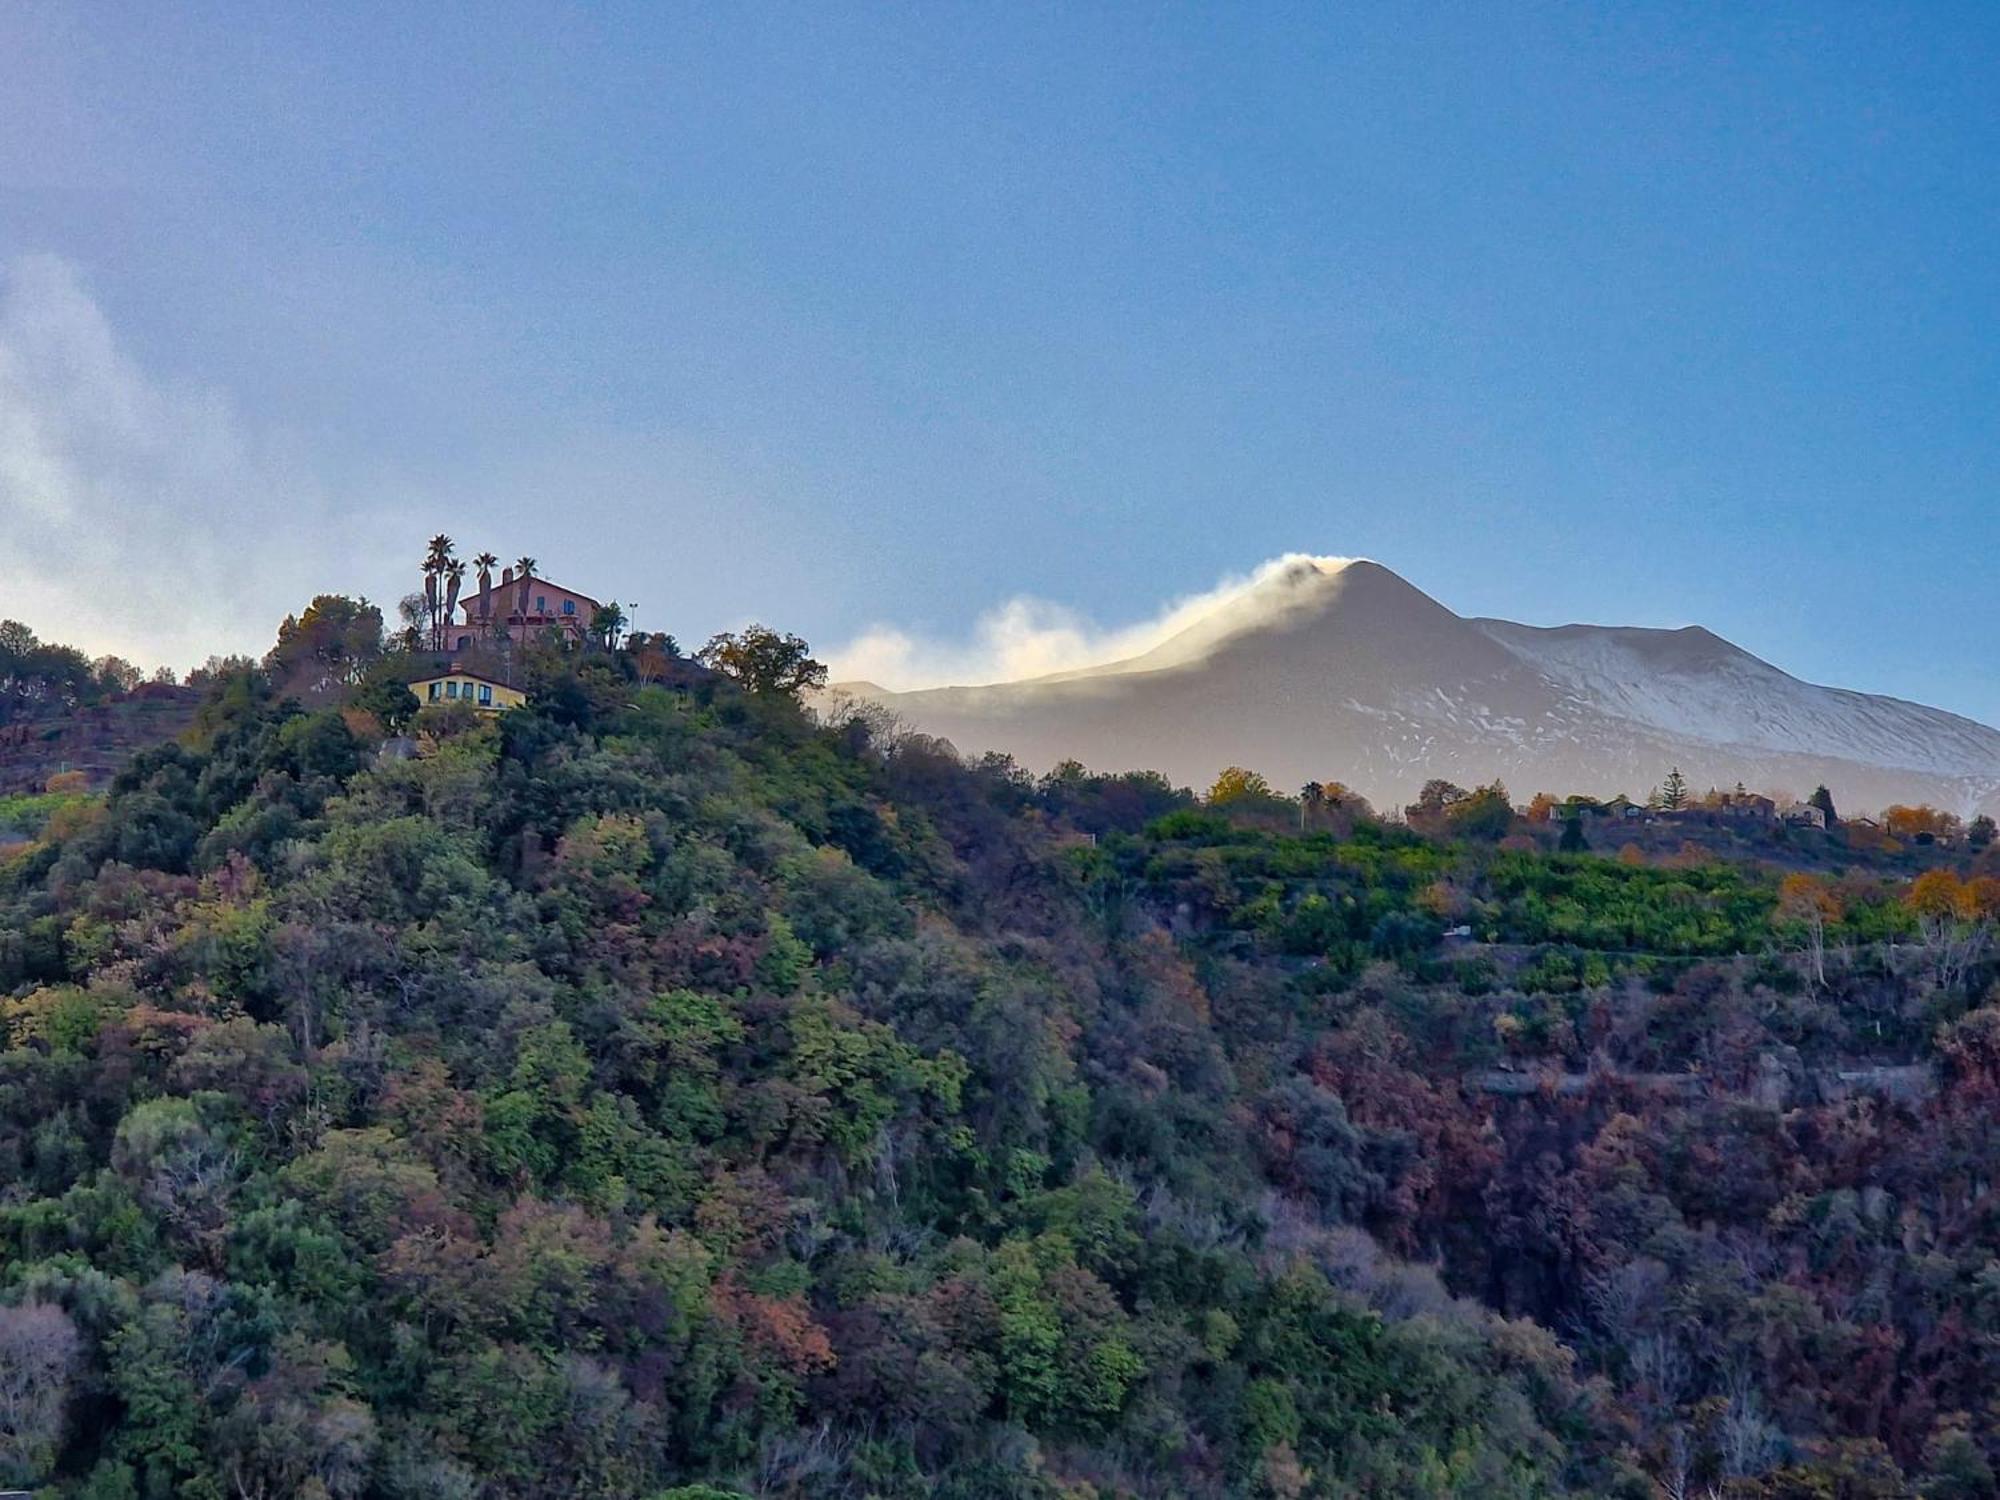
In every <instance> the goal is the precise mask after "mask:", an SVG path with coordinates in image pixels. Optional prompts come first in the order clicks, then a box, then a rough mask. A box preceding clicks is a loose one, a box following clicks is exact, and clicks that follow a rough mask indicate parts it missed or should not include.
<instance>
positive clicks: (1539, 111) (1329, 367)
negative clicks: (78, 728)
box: [0, 0, 2000, 721]
mask: <svg viewBox="0 0 2000 1500" xmlns="http://www.w3.org/2000/svg"><path fill="white" fill-rule="evenodd" d="M1996 76H2000V9H1996V8H1994V7H1993V6H1991V5H1969V6H1963V7H1954V6H1951V5H1947V4H1943V3H1934V4H1925V5H1920V6H1918V5H1912V6H1898V5H1892V4H1881V5H1867V6H1863V5H1844V4H1831V5H1830V4H1824V3H1818V4H1801V5H1796V6H1785V5H1768V6H1762V7H1756V8H1754V11H1753V8H1749V7H1741V6H1724V5H1715V6H1704V5H1691V4H1690V5H1676V6H1650V5H1601V6H1583V5H1573V6H1566V5H1522V6H1515V7H1498V6H1488V5H1466V6H1452V5H1438V6H1429V7H1409V6H1391V5H1381V6H1355V7H1344V8H1335V7H1330V6H1323V5H1322V6H1310V7H1300V8H1297V9H1285V8H1282V7H1278V6H1259V7H1244V6H1217V7H1173V6H1158V5H1151V6H1143V7H1141V6H1133V7H1114V6H1092V7H1073V6H1072V7H1056V6H1047V7H1031V6H1016V5H1006V6H982V7H972V6H950V5H926V6H914V5H911V6H894V5H881V6H869V7H851V8H833V7H813V6H767V7H735V6H730V7H724V6H717V7H713V8H707V7H697V6H691V5H688V6H683V5H672V6H660V5H634V6H629V7H620V6H608V5H607V6H589V7H584V6H575V7H560V6H553V5H548V4H522V5H518V6H509V5H499V4H494V5H482V6H478V7H456V6H446V5H436V6H410V5H406V4H398V5H381V6H369V5H364V4H359V3H353V4H347V5H341V6H321V7H311V8H308V7H292V6H269V5H256V4H242V5H186V6H158V5H146V6H140V5H130V6H126V5H118V4H104V3H99V4H89V5H83V4H78V5H74V6H72V5H65V4H44V3H36V0H26V3H25V4H24V5H13V6H8V7H6V8H5V9H4V10H0V278H4V279H0V613H7V614H17V613H18V614H23V615H25V616H26V617H27V618H29V619H30V621H31V623H34V624H35V625H36V626H37V628H39V629H42V630H43V632H44V633H45V634H49V635H55V636H63V635H68V636H69V637H71V638H77V639H83V640H86V641H87V642H88V643H90V644H93V645H98V646H104V647H115V648H119V649H123V650H125V651H127V652H128V653H129V654H133V655H135V656H138V657H142V658H145V659H148V660H154V659H161V658H164V659H167V660H171V661H174V662H175V663H177V664H180V665H185V664H186V663H187V661H188V660H190V659H192V658H193V657H194V656H196V655H199V654H202V653H204V652H205V651H206V650H207V649H210V648H211V647H216V648H219V647H238V648H252V649H255V648H261V647H262V646H263V645H264V644H266V643H268V640H269V638H270V633H271V622H272V620H273V619H274V618H275V616H276V614H278V613H281V612H282V611H283V610H284V609H286V608H290V607H296V606H297V604H299V603H302V602H303V599H304V598H305V597H306V596H308V595H309V594H310V593H311V592H312V591H313V590H314V589H316V588H346V589H350V590H356V591H366V592H368V593H370V594H371V595H373V596H375V597H377V598H379V599H385V600H389V599H393V598H394V597H395V596H396V595H397V594H399V593H400V592H402V591H404V590H405V589H406V588H407V587H408V581H407V577H406V574H407V571H408V570H407V566H406V562H407V561H408V560H414V559H415V558H416V557H417V556H418V555H419V554H420V551H421V546H422V540H423V538H424V537H426V536H428V535H429V534H430V533H431V532H433V531H436V530H439V529H443V530H447V531H449V532H451V533H452V534H453V535H454V536H456V537H457V538H458V539H459V540H460V542H461V544H462V547H463V549H464V550H465V551H467V552H468V553H469V552H472V551H477V550H479V549H480V548H481V547H484V546H491V547H492V548H493V549H494V550H495V551H497V552H500V553H501V554H502V555H503V556H506V557H509V558H511V557H513V556H515V555H517V554H518V553H521V552H524V551H525V552H532V553H534V554H535V555H536V556H538V557H540V558H541V559H542V561H543V564H544V566H545V568H546V569H547V570H548V571H549V572H550V573H551V574H553V575H555V576H557V577H558V578H560V579H561V580H562V581H565V582H569V583H572V584H574V585H576V586H578V587H583V588H586V589H589V590H591V591H593V592H601V593H603V594H606V595H609V596H615V597H617V598H619V599H622V600H630V601H635V602H636V603H637V605H638V609H637V616H638V622H639V623H640V624H641V625H644V626H647V627H650V628H655V629H668V630H673V631H675V632H676V633H677V634H679V635H680V636H682V637H683V638H684V639H689V640H699V639H700V638H701V637H703V636H705V635H706V634H707V633H708V632H709V631H711V630H714V629H718V628H722V627H725V626H730V625H735V624H739V623H741V622H743V621H744V620H746V619H749V618H752V617H763V618H767V619H769V620H771V621H773V622H774V623H779V624H782V625H785V626H787V627H789V628H793V629H797V630H799V631H801V632H802V633H804V634H806V635H807V636H809V637H810V638H811V639H812V640H814V641H815V642H816V643H821V644H825V645H828V646H835V645H838V644H839V643H841V642H843V641H846V640H850V639H852V638H853V637H855V636H857V635H859V634H861V633H862V632H863V631H864V630H866V629H867V628H868V627H870V626H872V625H877V624H884V623H886V624H890V625H893V626H895V627H898V628H900V629H902V630H904V631H906V632H908V633H909V634H910V635H912V636H913V637H915V638H916V639H917V640H919V641H920V642H935V643H937V644H938V646H939V648H940V649H941V650H942V649H943V648H944V647H947V646H950V645H952V644H954V643H957V644H961V645H962V643H964V642H965V641H966V640H967V639H968V638H969V637H972V636H973V635H974V632H975V626H976V621H977V620H978V619H979V617H980V616H982V615H984V614H986V613H988V612H989V611H992V610H996V609H999V608H1001V607H1002V606H1004V605H1006V604H1007V602H1008V601H1010V600H1015V599H1018V598H1021V597H1023V596H1028V597H1032V598H1035V599H1041V600H1047V601H1053V603H1054V605H1056V606H1061V607H1065V608H1067V609H1069V610H1071V611H1075V612H1076V613H1077V614H1079V615H1080V616H1081V617H1083V618H1084V619H1086V620H1088V621H1094V622H1096V624H1098V625H1101V626H1103V627H1105V628H1106V629H1111V628H1114V627H1119V626H1124V625H1129V624H1130V623H1132V622H1134V621H1139V620H1143V619H1146V618H1149V617H1151V616H1153V615H1154V614H1156V613H1157V612H1158V610H1159V609H1160V608H1161V607H1162V606H1163V605H1164V604H1166V603H1168V602H1170V601H1172V600H1174V599H1178V598H1184V597H1185V596H1187V595H1189V594H1192V593H1196V592H1198V591H1201V590H1203V589H1206V588H1208V587H1210V586H1211V585H1213V584H1214V583H1215V582H1216V580H1217V579H1218V578H1220V577H1223V576H1225V575H1230V574H1241V573H1243V572H1246V571H1248V570H1249V569H1251V568H1253V567H1254V566H1255V565H1256V564H1258V563H1259V562H1261V561H1262V560H1264V559H1266V558H1268V557H1271V556H1274V555H1277V554H1280V553H1284V552H1288V551H1308V552H1316V553H1333V554H1345V555H1366V556H1372V557H1375V558H1377V559H1379V560H1381V561H1383V562H1385V563H1387V564H1389V565H1390V566H1391V567H1394V568H1396V569H1397V570H1398V571H1400V572H1402V573H1403V574H1404V575H1405V576H1407V577H1409V578H1410V579H1411V580H1412V581H1413V582H1415V583H1417V584H1418V585H1419V586H1421V587H1423V588H1425V589H1427V590H1429V591H1430V592H1432V593H1433V594H1435V595H1437V596H1438V597H1439V598H1441V599H1442V600H1444V601H1445V602H1446V603H1447V604H1449V605H1451V606H1452V607H1453V608H1456V609H1458V610H1460V611H1461V612H1463V613H1485V614H1500V615H1506V616H1509V617H1512V618H1516V619H1522V620H1527V621H1532V622H1536V623H1555V622H1561V621H1566V620H1574V619H1585V620H1597V621H1606V622H1622V623H1640V624H1666V625H1678V624H1684V623H1688V622H1691V621H1698V622H1701V623H1703V624H1706V625H1708V626H1710V627H1711V628H1713V629H1716V630H1717V631H1719V632H1721V633H1722V634H1725V635H1727V636H1729V637H1731V638H1732V639H1734V640H1736V641H1738V642H1739V643H1740V644H1742V645H1744V646H1746V647H1748V648H1750V649H1752V650H1754V651H1757V652H1758V653H1759V654H1761V655H1763V656H1766V657H1768V658H1770V659H1771V660H1774V661H1776V662H1777V663H1778V664H1780V665H1782V666H1784V667H1786V668H1787V669H1789V670H1792V671H1796V672H1798V673H1800V674H1801V675H1804V676H1809V677H1813V678H1816V679H1818V680H1822V681H1834V682H1839V683H1843V684H1847V685H1852V686H1857V687H1864V688H1869V689H1874V690H1880V691H1892V692H1896V693H1899V694H1902V695H1904V696H1909V697H1916V698H1921V699H1925V700H1928V701H1932V702H1937V703H1940V704H1942V705H1944V706H1947V707H1951V708H1956V709H1958V710H1960V711H1963V712H1967V713H1971V714H1974V715H1976V716H1978V717H1982V718H1985V719H1987V720H1988V721H2000V664H1996V661H1995V658H1994V654H1993V652H1992V651H1991V649H1990V646H1989V644H1988V643H1990V641H1991V640H1992V639H1993V637H1994V634H1995V631H1996V628H2000V603H1996V602H1995V593H1994V591H1993V590H1992V588H1991V587H1990V586H1989V583H1988V575H1989V572H1990V569H1991V564H1990V561H1989V559H1990V558H1991V557H1992V556H1993V554H1994V552H1995V550H1996V544H2000V504H1996V501H2000V427H1996V423H1995V421H1994V416H1995V413H1996V411H2000V338H1997V337H1996V334H2000V326H1996V325H2000V316H1996V315H1997V314H2000V272H1996V269H1995V265H1996V256H1995V250H1996V246H2000V173H1996V172H1995V171H1994V164H1995V162H1996V161H2000V105H1996V103H1995V99H1994V92H1995V91H1994V90H1993V88H1992V80H1993V78H1995V77H1996ZM135 578H137V579H143V580H148V581H145V582H141V583H138V584H134V583H132V582H131V580H133V579H135ZM1044 613H1046V612H1044ZM163 620H172V621H174V622H176V623H173V624H163V623H162V621H163ZM149 648H152V649H149Z"/></svg>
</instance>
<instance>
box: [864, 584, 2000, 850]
mask: <svg viewBox="0 0 2000 1500" xmlns="http://www.w3.org/2000/svg"><path fill="white" fill-rule="evenodd" d="M835 690H836V691H841V692H845V693H847V694H849V695H850V696H853V697H859V698H866V699H870V700H873V701H876V702H879V703H881V704H882V705H884V706H885V707H887V708H888V709H890V710H891V711H893V712H894V713H896V714H897V715H898V716H900V717H901V718H903V719H904V720H905V721H906V722H908V723H909V724H910V725H911V726H912V727H913V728H915V729H918V730H920V731H923V732H925V733H929V734H934V735H938V736H940V737H942V738H945V739H949V740H951V741H952V742H953V743H954V744H955V745H957V746H958V747H959V748H960V749H962V750H966V751H968V752H973V753H978V752H984V751H999V752H1004V753H1010V754H1013V755H1015V756H1016V757H1017V758H1019V759H1020V760H1022V761H1023V763H1024V764H1027V765H1029V766H1030V767H1031V768H1035V769H1044V768H1046V766H1048V765H1052V764H1054V763H1055V762H1057V761H1060V760H1064V759H1077V760H1081V761H1083V762H1084V763H1085V764H1087V765H1091V766H1093V767H1095V768H1098V769H1124V768H1151V769H1156V770H1160V771H1162V772H1164V773H1165V774H1167V775H1168V776H1170V777H1172V778H1174V779H1175V780H1177V781H1182V782H1187V783H1191V784H1196V785H1202V784H1206V781H1207V780H1208V779H1209V778H1210V777H1212V776H1214V775H1215V774H1216V772H1217V771H1219V770H1220V769H1221V768H1222V767H1223V766H1225V765H1232V764H1236V765H1247V766H1251V767H1253V768H1255V769H1257V770H1260V771H1263V772H1265V773H1266V774H1267V775H1270V776H1271V777H1272V778H1273V779H1274V780H1276V781H1278V782H1279V784H1290V783H1292V782H1293V781H1304V780H1307V779H1320V780H1324V779H1327V778H1329V777H1336V778H1338V779H1340V780H1342V781H1345V782H1347V783H1348V784H1349V785H1352V786H1354V787H1355V788H1356V789H1357V790H1360V791H1362V792H1363V793H1364V794H1366V795H1368V796H1369V797H1371V798H1374V799H1375V800H1377V801H1379V802H1383V803H1385V804H1393V803H1396V802H1400V801H1405V800H1408V798H1409V797H1411V796H1413V795H1414V793H1415V791H1416V789H1417V787H1418V786H1419V785H1420V784H1421V783H1422V782H1423V781H1425V780H1427V779H1429V778H1430V777H1431V776H1434V775H1435V776H1443V777H1446V778H1447V779H1450V780H1454V781H1460V782H1468V783H1469V782H1476V781H1485V780H1490V779H1492V778H1494V777H1496V776H1497V777H1501V778H1503V779H1506V780H1507V781H1508V782H1509V783H1510V785H1514V786H1516V789H1517V790H1519V791H1521V792H1523V793H1525V792H1528V791H1536V790H1547V791H1553V792H1557V793H1568V792H1584V793H1591V794H1596V795H1606V796H1608V795H1611V794H1613V793H1616V792H1620V791H1623V792H1628V793H1635V794H1643V793H1644V792H1645V791H1646V789H1647V788H1648V787H1650V786H1653V785H1655V784H1657V783H1658V781H1659V780H1660V778H1662V777H1663V776H1664V775H1665V774H1666V772H1667V770H1668V768H1669V767H1670V766H1676V765H1677V766H1679V767H1680V769H1681V770H1682V772H1683V773H1684V774H1685V775H1686V776H1687V777H1688V779H1689V780H1690V781H1691V782H1692V783H1694V784H1696V785H1704V784H1711V783H1712V784H1714V785H1718V786H1727V785H1733V784H1735V783H1736V782H1739V781H1740V782H1744V783H1746V784H1750V785H1755V786H1763V787H1769V788H1772V789H1776V790H1782V791H1788V792H1791V793H1793V794H1803V793H1806V792H1810V791H1811V790H1812V789H1813V787H1814V786H1816V785H1818V784H1821V783H1824V784H1826V785H1828V786H1829V787H1832V788H1833V790H1834V793H1835V795H1836V797H1837V798H1844V799H1845V800H1846V802H1847V803H1848V804H1850V805H1853V806H1857V807H1870V808H1875V807H1880V806H1883V805H1885V804H1887V803H1890V802H1916V801H1928V802H1934V803H1938V804H1939V805H1943V806H1947V807H1950V808H1951V809H1952V810H1954V811H1958V812H1972V811H1976V810H1984V809H1987V808H1990V807H1994V806H2000V730H1995V729H1993V728H1991V727H1990V726H1987V725H1984V724H1981V723H1979V722H1978V721H1976V720H1973V719H1969V718H1966V717H1965V716H1963V715H1959V714H1953V713H1950V712H1948V711H1946V710H1943V709H1937V708H1932V707H1929V706H1928V705H1925V704H1921V703H1916V702H1913V701H1911V700H1907V699H1902V698H1895V697H1891V696H1887V695H1883V694H1871V693H1862V692H1858V691H1855V690H1852V689H1847V688H1839V687H1830V686H1824V685H1821V684H1816V683H1810V682H1806V681H1804V680H1803V679H1801V678H1798V677H1795V676H1793V675H1792V674H1790V673H1788V672H1785V671H1784V670H1783V669H1782V668H1780V667H1777V666H1775V665H1773V664H1772V663H1770V662H1768V661H1765V660H1764V659H1763V658H1761V657H1758V656H1756V655H1755V654H1754V653H1752V652H1750V651H1747V650H1745V649H1744V648H1742V647H1741V646H1738V645H1736V644H1735V643H1734V642H1731V641H1729V640H1727V639H1726V638H1724V637H1722V636H1720V635H1718V634H1716V633H1715V632H1714V631H1711V630H1709V629H1707V628H1706V627H1705V626H1700V625H1688V626H1682V627H1679V628H1671V629H1663V628H1656V627H1645V626H1624V625H1592V624H1583V623H1573V624H1566V625H1555V626H1536V625H1523V624H1519V623H1516V622H1513V621H1508V620H1499V619H1493V618H1488V617H1467V616H1461V615H1459V614H1457V613H1455V612H1454V611H1452V610H1451V609H1450V608H1449V607H1448V606H1446V605H1445V604H1443V603H1441V602H1440V601H1438V600H1436V599H1434V598H1433V597H1432V596H1430V595H1429V594H1427V593H1425V592H1424V591H1423V590H1421V589H1419V588H1417V587H1416V586H1415V585H1414V584H1411V583H1410V582H1409V581H1408V580H1406V579H1404V578H1402V577H1401V576H1400V575H1399V574H1397V573H1396V572H1394V571H1393V570H1392V569H1390V568H1388V567H1385V566H1383V565H1382V564H1380V563H1377V562H1373V561H1370V560H1343V561H1339V562H1323V561H1319V560H1311V559H1295V560H1292V561H1289V562H1287V563H1286V564H1285V565H1283V566H1282V567H1281V568H1279V569H1277V570H1274V571H1273V572H1271V573H1270V574H1268V575H1267V576H1265V577H1262V578H1260V579H1259V580H1257V581H1256V582H1255V583H1253V584H1251V585H1250V586H1248V587H1246V588H1245V589H1244V590H1242V591H1241V592H1240V593H1238V594H1237V595H1235V596H1233V597H1231V598H1229V599H1226V600H1224V601H1221V602H1220V603H1218V604H1217V605H1216V606H1215V607H1214V608H1212V609H1211V610H1210V611H1208V613H1206V614H1205V615H1203V616H1201V617H1199V618H1197V619H1195V620H1194V621H1192V622H1190V623H1188V624H1186V625H1184V626H1183V627H1182V628H1181V629H1180V630H1178V631H1176V632H1175V633H1174V634H1173V635H1171V636H1169V637H1167V638H1166V639H1165V640H1163V641H1160V642H1158V643H1157V644H1155V645H1153V646H1152V647H1150V648H1149V649H1147V650H1145V651H1142V652H1139V653H1136V654H1134V655H1130V656H1126V657H1124V658H1121V659H1118V660H1114V661H1110V662H1105V663H1101V664H1097V665H1093V666H1088V667H1083V668H1076V669H1071V670H1069V671H1065V672H1058V673H1051V674H1046V675H1042V676H1037V677H1032V678H1025V679H1021V680H1018V681H1014V682H1000V683H991V684H986V685H983V686H977V687H970V686H968V687H939V688H920V689H914V690H908V691H894V690H890V689H886V688H883V687H881V686H880V685H878V684H873V683H843V684H839V685H837V687H836V689H835Z"/></svg>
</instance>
